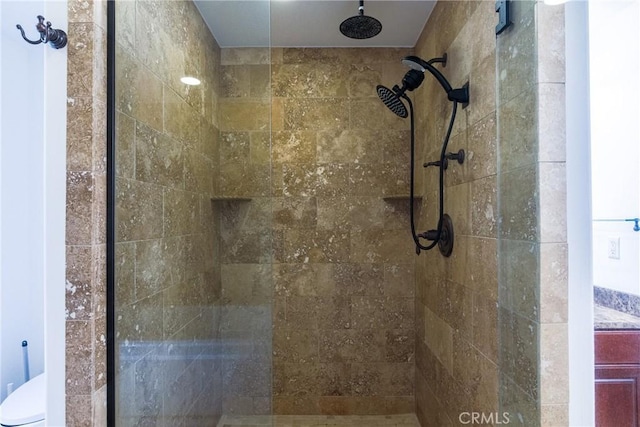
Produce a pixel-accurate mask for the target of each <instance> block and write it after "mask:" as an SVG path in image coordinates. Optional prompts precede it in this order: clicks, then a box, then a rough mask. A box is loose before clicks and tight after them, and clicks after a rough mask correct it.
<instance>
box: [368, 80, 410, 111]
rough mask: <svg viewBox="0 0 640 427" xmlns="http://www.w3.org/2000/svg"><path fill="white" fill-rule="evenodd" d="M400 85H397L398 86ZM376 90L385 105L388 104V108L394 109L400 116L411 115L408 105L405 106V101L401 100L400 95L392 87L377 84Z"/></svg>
mask: <svg viewBox="0 0 640 427" xmlns="http://www.w3.org/2000/svg"><path fill="white" fill-rule="evenodd" d="M397 87H398V86H395V88H397ZM376 91H377V92H378V96H379V97H380V99H381V100H382V102H384V105H386V106H387V108H388V109H390V110H391V111H393V112H394V113H395V114H396V115H397V116H398V117H402V118H403V119H406V118H407V116H408V115H409V114H408V113H407V107H405V106H404V103H403V102H402V101H401V100H400V97H399V96H398V95H397V94H396V93H395V92H394V91H392V90H391V89H389V88H388V87H386V86H382V85H378V86H376Z"/></svg>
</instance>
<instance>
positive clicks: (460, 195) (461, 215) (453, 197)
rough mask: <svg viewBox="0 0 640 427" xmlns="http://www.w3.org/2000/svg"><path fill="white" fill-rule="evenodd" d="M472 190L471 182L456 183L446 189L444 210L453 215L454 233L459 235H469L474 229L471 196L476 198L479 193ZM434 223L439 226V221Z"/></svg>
mask: <svg viewBox="0 0 640 427" xmlns="http://www.w3.org/2000/svg"><path fill="white" fill-rule="evenodd" d="M474 187H475V183H474ZM473 189H474V190H475V188H473ZM471 190H472V186H471V184H469V183H464V184H460V185H455V186H453V187H449V188H447V190H446V191H447V194H446V195H445V199H444V212H445V213H446V214H449V216H450V217H451V220H452V221H453V226H454V228H453V229H454V233H455V235H458V236H460V235H469V234H471V233H472V230H473V228H472V224H471V220H472V217H471V212H472V211H471V202H472V199H471V197H472V195H473V197H474V198H475V197H479V195H477V194H475V193H473V194H472V192H471ZM485 194H486V193H485ZM434 210H435V209H434ZM436 212H437V210H436ZM434 225H436V226H437V221H435V222H434Z"/></svg>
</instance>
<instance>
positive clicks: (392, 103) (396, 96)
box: [376, 70, 424, 119]
mask: <svg viewBox="0 0 640 427" xmlns="http://www.w3.org/2000/svg"><path fill="white" fill-rule="evenodd" d="M423 80H424V73H423V72H422V71H419V70H409V71H407V74H405V75H404V77H403V78H402V87H398V85H395V86H394V87H393V90H392V89H389V88H387V87H385V86H382V85H378V86H376V91H377V92H378V97H379V98H380V99H381V100H382V102H383V103H384V105H386V106H387V108H389V109H390V110H391V111H393V112H394V113H395V114H396V115H397V116H399V117H402V118H403V119H406V118H407V116H408V113H407V108H406V107H405V106H404V103H403V102H402V100H400V97H402V96H403V95H404V93H405V92H406V91H412V90H414V89H417V88H418V87H420V85H421V84H422V81H423Z"/></svg>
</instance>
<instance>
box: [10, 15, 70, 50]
mask: <svg viewBox="0 0 640 427" xmlns="http://www.w3.org/2000/svg"><path fill="white" fill-rule="evenodd" d="M16 28H17V29H18V30H20V33H21V34H22V38H23V39H24V40H25V41H26V42H27V43H30V44H40V43H45V44H46V43H49V42H51V46H53V48H54V49H60V48H63V47H65V46H66V45H67V33H65V32H64V31H62V30H58V29H55V28H51V22H49V21H47V23H46V24H45V22H44V16H42V15H38V23H37V24H36V29H37V30H38V32H39V33H40V39H39V40H29V39H28V38H27V36H26V35H25V34H24V29H23V28H22V25H20V24H18V25H16Z"/></svg>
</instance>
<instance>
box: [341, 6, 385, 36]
mask: <svg viewBox="0 0 640 427" xmlns="http://www.w3.org/2000/svg"><path fill="white" fill-rule="evenodd" d="M380 31H382V24H381V23H380V21H378V20H377V19H376V18H373V17H371V16H366V15H365V14H364V0H360V7H359V8H358V15H356V16H352V17H351V18H347V19H345V20H344V21H342V23H341V24H340V32H341V33H342V34H344V35H345V36H347V37H349V38H351V39H370V38H371V37H375V36H377V35H378V34H380Z"/></svg>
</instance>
